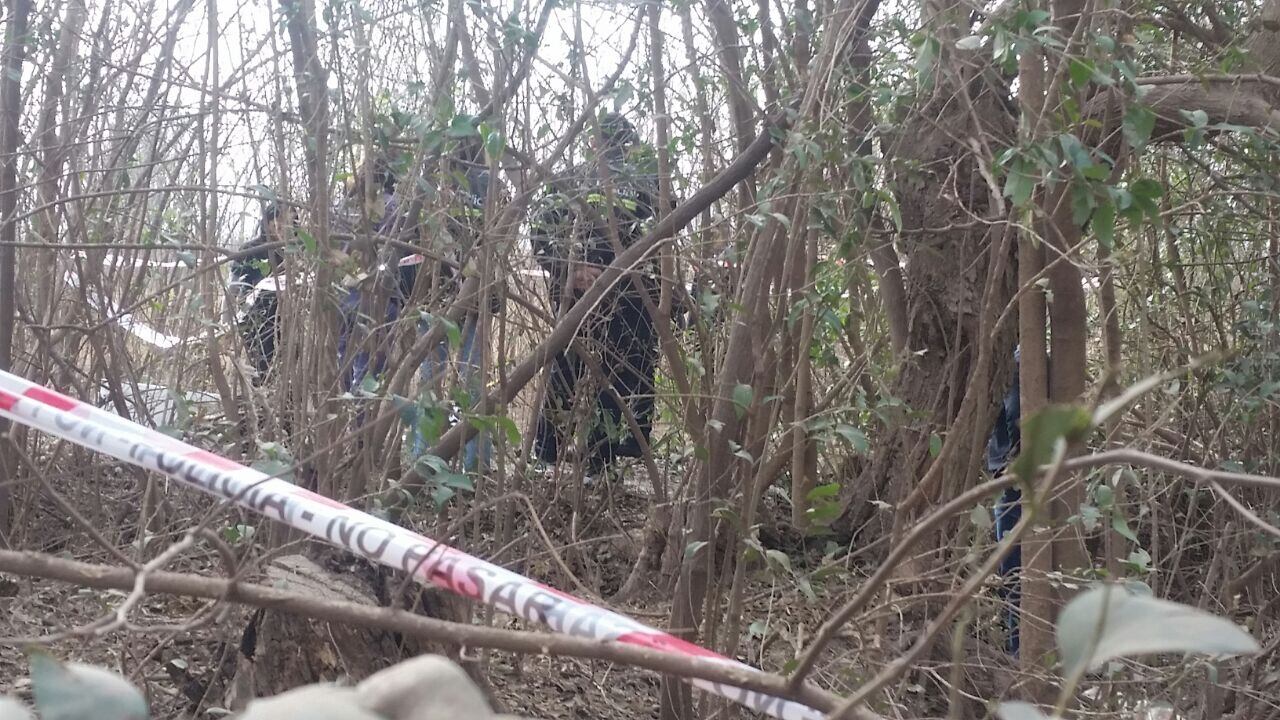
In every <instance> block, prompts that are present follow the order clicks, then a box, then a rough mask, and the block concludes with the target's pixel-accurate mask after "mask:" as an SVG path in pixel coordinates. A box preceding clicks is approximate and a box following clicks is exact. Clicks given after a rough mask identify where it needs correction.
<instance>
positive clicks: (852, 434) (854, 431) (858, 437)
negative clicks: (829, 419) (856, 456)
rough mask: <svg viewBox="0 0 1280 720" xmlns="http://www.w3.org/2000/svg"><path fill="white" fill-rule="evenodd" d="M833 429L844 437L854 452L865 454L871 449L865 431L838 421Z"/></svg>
mask: <svg viewBox="0 0 1280 720" xmlns="http://www.w3.org/2000/svg"><path fill="white" fill-rule="evenodd" d="M834 431H835V433H836V434H837V435H839V436H840V437H842V438H844V440H845V442H847V443H849V445H850V446H851V447H853V449H854V451H855V452H858V453H862V454H865V453H867V452H869V451H870V450H871V443H870V442H868V441H867V435H866V433H864V432H862V431H861V430H859V429H858V428H856V427H854V426H852V425H849V424H848V423H840V424H839V425H836V426H835V428H834Z"/></svg>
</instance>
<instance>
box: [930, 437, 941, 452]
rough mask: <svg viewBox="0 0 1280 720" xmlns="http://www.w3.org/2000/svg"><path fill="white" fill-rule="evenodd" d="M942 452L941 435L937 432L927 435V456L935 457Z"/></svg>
mask: <svg viewBox="0 0 1280 720" xmlns="http://www.w3.org/2000/svg"><path fill="white" fill-rule="evenodd" d="M940 454H942V436H940V435H938V433H932V434H930V435H929V457H932V458H936V457H938V455H940Z"/></svg>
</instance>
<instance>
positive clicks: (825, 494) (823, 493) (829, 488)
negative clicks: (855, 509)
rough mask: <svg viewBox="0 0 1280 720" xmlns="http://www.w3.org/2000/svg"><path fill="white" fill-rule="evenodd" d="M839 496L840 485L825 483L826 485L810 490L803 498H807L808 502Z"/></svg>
mask: <svg viewBox="0 0 1280 720" xmlns="http://www.w3.org/2000/svg"><path fill="white" fill-rule="evenodd" d="M839 494H840V483H827V484H826V485H819V486H817V487H815V488H814V489H812V490H810V491H809V494H808V495H806V496H805V497H807V498H809V499H810V500H826V499H828V498H833V497H835V496H836V495H839Z"/></svg>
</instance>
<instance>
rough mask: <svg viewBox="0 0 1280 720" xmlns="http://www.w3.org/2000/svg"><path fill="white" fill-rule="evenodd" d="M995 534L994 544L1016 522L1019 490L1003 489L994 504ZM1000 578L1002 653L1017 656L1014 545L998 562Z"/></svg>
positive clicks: (1018, 562)
mask: <svg viewBox="0 0 1280 720" xmlns="http://www.w3.org/2000/svg"><path fill="white" fill-rule="evenodd" d="M995 514H996V522H995V534H996V541H997V542H998V541H1000V540H1003V539H1004V537H1005V536H1006V535H1008V534H1009V532H1010V531H1012V530H1013V527H1014V525H1017V524H1018V520H1019V519H1021V517H1022V491H1021V490H1019V489H1018V488H1016V487H1011V488H1007V489H1006V490H1005V491H1004V493H1003V494H1002V495H1001V496H1000V500H999V502H997V503H996V513H995ZM999 572H1000V577H1001V578H1002V579H1003V582H1002V584H1001V586H1000V592H999V596H1000V598H1001V599H1002V600H1004V601H1005V603H1006V604H1007V605H1008V608H1007V609H1006V611H1005V613H1004V615H1005V629H1006V631H1007V633H1008V635H1007V647H1006V650H1007V651H1008V652H1009V654H1010V655H1013V656H1017V654H1018V644H1019V643H1018V641H1019V632H1018V631H1019V624H1020V623H1019V621H1020V617H1019V615H1020V613H1019V609H1020V605H1021V600H1022V580H1021V578H1020V575H1021V572H1022V547H1021V546H1020V545H1019V546H1014V548H1013V550H1012V551H1010V552H1009V554H1008V555H1007V556H1005V558H1004V560H1002V561H1001V562H1000V570H999Z"/></svg>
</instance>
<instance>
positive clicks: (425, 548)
mask: <svg viewBox="0 0 1280 720" xmlns="http://www.w3.org/2000/svg"><path fill="white" fill-rule="evenodd" d="M0 416H3V417H7V418H9V419H11V420H13V421H15V422H19V423H22V424H23V425H27V426H30V427H33V428H37V429H39V430H43V431H45V432H47V433H49V434H51V435H56V436H58V437H60V438H63V439H65V440H68V441H70V442H73V443H76V444H78V445H82V446H84V447H87V448H91V449H93V450H97V451H99V452H102V453H105V454H107V455H110V456H112V457H115V458H119V459H120V460H123V461H125V462H129V463H133V464H134V465H139V466H141V467H144V468H147V469H148V470H154V471H156V472H159V473H162V474H164V475H167V476H168V477H170V478H173V479H174V480H177V481H180V482H183V483H186V484H188V485H193V486H195V487H196V488H198V489H200V490H203V491H205V492H207V493H209V494H211V495H214V496H217V497H219V498H223V499H226V500H229V501H231V502H234V503H237V504H239V505H242V506H244V507H246V508H248V509H250V510H252V511H254V512H256V513H258V514H260V515H263V516H266V517H268V518H270V519H272V520H278V521H280V522H283V523H285V524H286V525H289V526H291V527H294V528H297V529H299V530H302V531H304V532H306V533H309V534H311V535H313V536H315V537H317V538H320V539H321V540H324V541H326V542H328V543H331V544H333V545H338V546H341V547H343V548H346V549H347V550H350V551H352V552H355V553H359V554H360V555H363V556H365V557H367V558H369V559H371V560H374V561H376V562H379V563H381V564H383V565H386V566H388V567H391V568H395V569H397V570H402V571H404V572H405V573H408V574H410V575H412V576H413V577H414V578H415V579H417V580H418V581H419V582H423V583H430V584H432V585H437V586H439V587H442V588H445V589H447V590H450V591H452V592H454V593H456V594H458V595H461V596H463V597H465V598H469V599H471V600H476V601H479V602H483V603H486V604H488V605H492V606H493V607H495V608H497V609H498V610H501V611H502V612H506V613H510V614H512V615H517V616H519V617H522V618H524V619H525V620H529V621H533V622H540V623H543V624H545V625H548V626H550V627H551V629H552V630H555V631H556V632H561V633H565V634H568V635H574V636H577V637H586V638H593V639H596V640H605V641H611V642H618V643H624V644H628V645H640V646H643V647H648V648H653V649H657V650H662V651H666V652H671V653H676V654H680V655H692V656H696V657H701V658H706V659H709V660H714V661H717V662H723V663H725V664H727V665H732V666H735V667H739V668H743V669H746V670H751V671H753V672H758V671H757V670H755V668H752V667H750V666H749V665H745V664H743V663H740V662H737V661H735V660H730V659H729V658H726V657H723V656H721V655H717V654H716V653H713V652H711V651H710V650H706V649H705V648H701V647H698V646H697V645H693V644H692V643H688V642H685V641H684V640H680V639H679V638H676V637H673V636H671V635H669V634H667V633H665V632H662V631H660V630H655V629H653V628H650V627H647V626H645V625H641V624H640V623H638V622H636V621H635V620H632V619H631V618H628V617H624V616H622V615H619V614H617V613H615V612H611V611H609V610H605V609H603V608H599V607H596V606H595V605H591V604H589V603H586V602H583V601H582V600H579V599H577V598H575V597H573V596H571V595H567V594H565V593H563V592H560V591H559V590H555V589H552V588H550V587H547V586H546V585H543V584H541V583H538V582H535V581H533V580H530V579H528V578H526V577H523V576H520V575H517V574H515V573H513V572H511V571H509V570H506V569H503V568H501V567H498V566H497V565H493V564H490V563H487V562H485V561H483V560H480V559H477V558H474V557H472V556H470V555H467V554H466V553H463V552H461V551H459V550H455V549H453V548H451V547H449V546H448V545H444V544H441V543H438V542H436V541H434V540H431V539H428V538H426V537H423V536H422V535H419V534H417V533H415V532H412V531H410V530H407V529H405V528H402V527H400V526H398V525H393V524H391V523H389V522H386V521H384V520H379V519H378V518H375V517H373V516H372V515H368V514H366V513H363V512H360V511H359V510H356V509H354V508H350V507H347V506H346V505H343V504H342V503H340V502H337V501H335V500H331V499H329V498H327V497H324V496H322V495H317V494H316V493H313V492H310V491H308V490H304V489H303V488H300V487H298V486H296V485H293V484H291V483H289V482H287V481H285V480H281V479H278V478H272V477H270V476H268V475H266V474H264V473H262V472H259V471H257V470H254V469H252V468H248V467H245V466H244V465H240V464H239V463H236V462H232V461H231V460H228V459H226V458H223V457H220V456H218V455H214V454H213V453H210V452H206V451H204V450H200V449H198V448H195V447H192V446H191V445H188V444H186V443H184V442H181V441H179V440H175V439H174V438H171V437H169V436H167V435H163V434H161V433H159V432H156V431H155V430H152V429H150V428H146V427H143V426H142V425H138V424H136V423H133V422H130V421H128V420H125V419H124V418H122V417H120V416H119V415H115V414H113V413H110V412H107V411H105V410H102V409H99V408H97V407H94V406H93V405H91V404H88V403H82V402H79V401H77V400H73V399H71V398H69V397H67V396H65V395H62V394H60V393H58V392H55V391H53V390H49V389H48V388H45V387H41V386H39V385H36V384H34V383H32V382H30V381H28V380H25V379H23V378H21V377H18V376H17V375H12V374H10V373H7V372H2V371H0ZM691 682H692V683H693V684H694V686H696V687H699V688H701V689H703V690H706V691H709V692H712V693H715V694H717V695H720V696H722V697H725V698H728V699H730V700H733V701H734V702H737V703H739V704H741V705H743V706H745V707H748V708H750V709H752V710H754V711H756V712H763V713H767V714H769V715H772V716H773V717H776V718H781V719H782V720H811V719H812V720H817V719H818V718H822V717H823V714H822V713H821V712H818V711H817V710H814V709H813V708H810V707H808V706H806V705H803V704H801V703H797V702H793V701H790V700H784V699H782V698H777V697H772V696H769V695H765V694H763V693H760V692H756V691H753V690H745V689H741V688H736V687H732V686H729V685H724V684H720V683H713V682H708V681H704V680H693V681H691Z"/></svg>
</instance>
